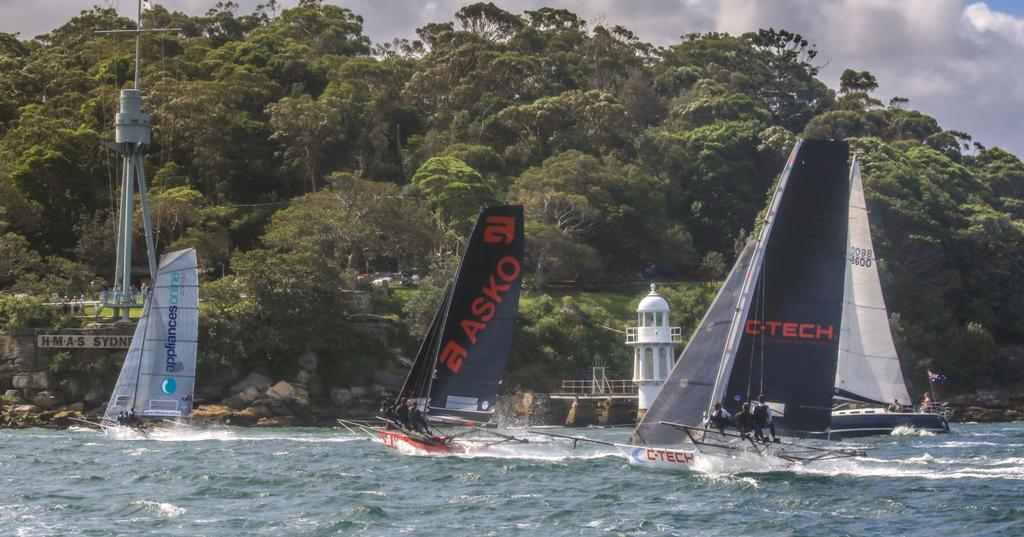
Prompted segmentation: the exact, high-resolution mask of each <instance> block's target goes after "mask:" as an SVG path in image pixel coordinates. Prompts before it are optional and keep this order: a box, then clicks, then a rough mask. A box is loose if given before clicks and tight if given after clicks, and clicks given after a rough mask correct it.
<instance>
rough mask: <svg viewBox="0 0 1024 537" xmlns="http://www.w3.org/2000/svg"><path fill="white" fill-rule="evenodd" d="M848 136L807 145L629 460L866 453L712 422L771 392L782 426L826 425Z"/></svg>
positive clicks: (668, 462) (684, 463)
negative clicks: (761, 436) (708, 423)
mask: <svg viewBox="0 0 1024 537" xmlns="http://www.w3.org/2000/svg"><path fill="white" fill-rule="evenodd" d="M848 158H849V148H848V146H847V145H846V143H845V142H838V141H818V140H805V141H801V142H798V143H797V144H796V146H795V147H794V148H793V151H792V153H791V154H790V157H789V159H788V161H787V163H786V166H785V169H784V170H783V172H782V176H781V178H780V179H779V182H778V186H777V187H776V189H775V192H774V194H773V197H772V201H771V203H770V204H769V207H768V211H767V214H766V216H765V219H764V222H763V224H762V225H761V229H760V232H759V234H758V238H757V240H756V241H751V242H749V243H748V244H747V245H746V246H745V247H744V249H743V251H742V252H741V253H740V255H739V257H738V259H737V261H736V263H735V265H733V267H732V269H731V271H730V273H729V275H728V276H727V277H726V280H725V282H724V283H723V285H722V287H721V289H720V290H719V292H718V295H717V296H716V297H715V300H714V301H713V302H712V304H711V307H710V308H709V309H708V311H707V312H706V313H705V315H704V318H703V319H702V320H701V322H700V324H699V325H698V327H697V330H696V331H695V332H694V333H693V335H692V337H691V338H690V341H689V342H688V343H687V346H686V348H685V349H684V350H683V353H682V355H681V356H680V358H679V360H677V362H676V365H675V367H674V368H673V370H672V372H671V373H670V374H669V377H668V378H667V379H666V381H665V383H664V384H663V385H662V387H661V390H660V391H659V392H658V395H657V397H656V398H655V399H654V401H653V403H651V406H650V408H649V409H648V410H647V412H646V413H645V415H644V416H643V418H642V419H641V420H640V423H638V424H637V426H636V428H635V429H634V431H633V433H632V435H631V436H630V438H629V442H628V443H626V444H613V445H614V446H615V447H616V448H617V449H618V450H619V451H620V452H621V453H622V454H623V455H624V456H625V457H626V459H627V460H628V461H629V463H630V464H633V465H639V466H644V467H651V468H656V469H688V468H692V467H693V466H694V465H695V464H699V463H700V462H701V460H702V459H707V460H710V459H719V460H721V459H738V458H743V459H748V460H749V458H750V457H751V456H753V457H754V458H756V459H758V460H760V461H762V462H768V463H769V464H770V465H772V466H774V465H780V464H781V465H789V464H793V463H798V462H800V463H807V462H814V461H820V460H828V459H835V458H840V457H849V456H856V455H860V454H862V453H863V452H861V451H857V450H848V449H837V448H823V447H817V446H812V445H806V444H798V443H795V442H792V441H785V442H779V443H764V442H760V441H756V440H754V439H753V438H752V437H750V436H749V435H748V434H745V433H744V434H739V433H732V432H725V431H719V430H711V429H707V428H705V427H703V425H702V422H703V417H704V416H706V415H707V414H708V413H709V412H710V411H711V410H712V408H713V405H714V404H715V403H721V404H722V406H723V407H724V408H725V409H726V410H728V411H729V412H730V413H731V414H733V415H736V414H737V412H738V411H739V410H740V409H741V405H743V404H745V403H749V402H751V401H753V400H754V399H755V398H758V396H759V395H762V394H763V395H764V396H765V400H766V403H767V404H768V406H769V407H770V408H771V409H772V413H773V415H774V419H773V421H774V424H775V425H776V427H777V429H779V430H780V432H782V433H783V434H786V435H789V436H807V435H809V434H812V433H820V432H824V431H827V430H828V428H829V425H830V421H831V412H832V395H833V381H834V379H835V375H836V363H837V358H838V343H839V329H838V327H839V326H840V322H841V318H842V312H843V271H844V260H845V257H846V256H845V250H846V235H847V219H846V210H847V205H848V203H849V192H850V190H849V188H850V185H849V174H848V173H847V160H848Z"/></svg>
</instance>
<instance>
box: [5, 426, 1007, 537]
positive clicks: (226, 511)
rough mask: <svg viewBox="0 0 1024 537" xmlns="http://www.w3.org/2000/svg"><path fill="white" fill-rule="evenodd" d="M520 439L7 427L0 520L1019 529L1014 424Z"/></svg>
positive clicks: (15, 531) (571, 531) (407, 527)
mask: <svg viewBox="0 0 1024 537" xmlns="http://www.w3.org/2000/svg"><path fill="white" fill-rule="evenodd" d="M577 432H578V431H577ZM584 432H586V433H587V434H589V435H590V436H593V437H598V438H604V439H608V440H616V441H618V440H621V439H623V438H624V437H625V436H626V435H627V431H626V430H625V429H607V430H596V431H584ZM533 438H534V440H536V441H537V442H535V443H532V444H530V445H524V446H515V447H504V448H502V449H500V450H498V451H497V452H496V454H495V455H490V456H475V457H442V456H402V455H399V454H397V453H395V452H394V451H391V450H388V449H385V448H384V447H383V446H382V445H381V444H379V443H375V442H371V441H369V440H366V439H364V438H360V437H358V436H356V435H353V434H349V433H347V432H344V431H339V430H319V429H317V430H314V429H235V428H232V429H220V430H213V431H206V432H193V433H188V432H185V433H176V434H174V435H171V436H170V437H167V438H163V439H161V440H153V441H144V440H115V439H112V438H107V437H103V436H100V435H97V434H95V433H91V432H87V431H84V430H72V431H48V430H38V429H34V430H25V431H10V430H5V431H0V535H4V536H6V535H18V536H41V535H62V536H63V535H143V534H147V535H188V536H195V535H274V536H282V535H352V534H362V535H395V534H408V535H443V536H446V537H451V536H457V535H531V536H534V535H545V536H546V535H596V534H606V533H610V534H622V535H809V536H811V535H828V536H835V535H921V536H929V537H934V536H936V535H958V536H966V535H986V536H987V535H1024V423H1016V424H993V425H956V426H955V433H954V434H951V435H936V436H919V435H916V434H913V433H911V434H906V435H901V436H891V437H882V438H875V439H869V440H863V441H857V442H846V443H845V445H848V446H862V447H868V448H873V449H872V450H871V452H870V453H869V456H868V457H865V458H861V459H856V460H847V461H839V462H834V463H831V464H829V465H828V466H823V467H820V468H818V467H812V468H797V469H793V470H786V471H767V472H747V473H740V474H735V475H732V474H707V473H678V474H671V475H665V474H655V473H651V472H647V471H642V470H638V469H634V468H630V467H629V466H627V465H626V464H625V462H624V460H623V459H621V458H619V456H617V455H614V454H612V453H611V452H610V451H608V450H607V448H604V447H600V446H587V447H584V448H581V449H579V450H577V451H575V452H573V451H571V450H569V448H568V446H566V445H565V444H562V443H560V442H559V443H548V440H547V439H544V438H542V437H533Z"/></svg>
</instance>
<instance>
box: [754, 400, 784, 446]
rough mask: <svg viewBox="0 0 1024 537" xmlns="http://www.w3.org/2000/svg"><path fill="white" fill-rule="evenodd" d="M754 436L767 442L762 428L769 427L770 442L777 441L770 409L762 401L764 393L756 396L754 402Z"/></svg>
mask: <svg viewBox="0 0 1024 537" xmlns="http://www.w3.org/2000/svg"><path fill="white" fill-rule="evenodd" d="M753 413H754V437H755V438H757V439H758V440H760V441H762V442H767V441H768V437H767V436H766V435H765V433H764V430H765V429H769V430H770V431H771V433H772V442H778V438H777V437H776V436H775V424H774V423H772V409H771V407H769V406H768V403H766V402H765V401H764V394H763V393H762V394H761V395H758V396H757V402H755V403H754V412H753Z"/></svg>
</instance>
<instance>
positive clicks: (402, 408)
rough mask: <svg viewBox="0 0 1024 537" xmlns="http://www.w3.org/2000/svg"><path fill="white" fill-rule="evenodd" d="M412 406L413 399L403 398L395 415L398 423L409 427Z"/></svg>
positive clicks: (406, 427) (403, 426)
mask: <svg viewBox="0 0 1024 537" xmlns="http://www.w3.org/2000/svg"><path fill="white" fill-rule="evenodd" d="M410 406H412V399H403V400H402V402H401V403H400V404H399V405H398V409H397V411H396V412H395V414H397V415H396V416H395V418H396V421H397V422H398V425H399V426H400V427H402V428H405V429H408V428H409V417H410V416H409V410H410V409H409V407H410Z"/></svg>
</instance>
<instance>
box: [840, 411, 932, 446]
mask: <svg viewBox="0 0 1024 537" xmlns="http://www.w3.org/2000/svg"><path fill="white" fill-rule="evenodd" d="M897 427H912V428H914V429H917V430H919V431H928V432H931V433H948V432H949V422H947V421H946V418H943V417H942V416H940V415H938V414H923V413H918V412H907V413H902V412H900V413H897V412H884V413H882V412H879V413H871V414H842V415H840V414H833V415H832V432H831V435H830V438H831V439H833V440H835V439H838V438H856V437H862V436H876V435H886V434H892V431H893V429H895V428H897Z"/></svg>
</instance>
